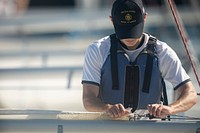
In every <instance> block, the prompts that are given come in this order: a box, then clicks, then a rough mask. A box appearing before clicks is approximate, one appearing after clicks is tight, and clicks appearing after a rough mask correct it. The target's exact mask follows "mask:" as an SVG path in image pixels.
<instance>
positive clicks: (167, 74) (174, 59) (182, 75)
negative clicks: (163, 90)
mask: <svg viewBox="0 0 200 133" xmlns="http://www.w3.org/2000/svg"><path fill="white" fill-rule="evenodd" d="M157 43H158V48H157V49H158V57H159V68H160V71H161V74H162V77H163V78H164V79H165V80H167V81H169V82H170V83H171V84H172V85H173V87H174V89H176V88H177V87H178V86H179V85H180V84H182V83H184V82H186V81H189V80H190V77H189V76H188V74H187V73H186V71H185V70H184V68H183V67H182V64H181V61H180V59H179V58H178V56H177V54H176V53H175V51H174V50H173V49H172V48H170V47H169V46H168V45H167V44H166V43H163V42H161V41H158V42H157Z"/></svg>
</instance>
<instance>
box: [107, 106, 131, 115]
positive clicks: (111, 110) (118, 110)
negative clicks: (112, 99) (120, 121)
mask: <svg viewBox="0 0 200 133" xmlns="http://www.w3.org/2000/svg"><path fill="white" fill-rule="evenodd" d="M106 113H107V114H108V115H109V116H110V117H112V118H120V117H122V116H127V115H129V114H130V113H131V111H130V110H128V109H125V108H124V106H123V105H122V104H114V105H108V108H107V109H106Z"/></svg>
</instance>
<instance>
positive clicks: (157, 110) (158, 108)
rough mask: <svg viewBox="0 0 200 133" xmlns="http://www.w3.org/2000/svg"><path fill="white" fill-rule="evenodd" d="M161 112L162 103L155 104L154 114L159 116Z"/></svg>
mask: <svg viewBox="0 0 200 133" xmlns="http://www.w3.org/2000/svg"><path fill="white" fill-rule="evenodd" d="M161 112H162V105H159V106H157V109H156V112H155V113H156V114H155V116H156V117H160V116H161Z"/></svg>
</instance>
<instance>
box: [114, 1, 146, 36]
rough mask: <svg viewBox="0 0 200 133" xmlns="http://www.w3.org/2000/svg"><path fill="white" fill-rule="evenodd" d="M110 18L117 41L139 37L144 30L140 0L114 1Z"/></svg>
mask: <svg viewBox="0 0 200 133" xmlns="http://www.w3.org/2000/svg"><path fill="white" fill-rule="evenodd" d="M111 16H112V21H113V24H114V28H115V33H116V35H117V37H118V38H119V39H128V38H139V37H141V35H142V33H143V29H144V7H143V3H142V1H141V0H116V1H115V2H114V3H113V6H112V11H111Z"/></svg>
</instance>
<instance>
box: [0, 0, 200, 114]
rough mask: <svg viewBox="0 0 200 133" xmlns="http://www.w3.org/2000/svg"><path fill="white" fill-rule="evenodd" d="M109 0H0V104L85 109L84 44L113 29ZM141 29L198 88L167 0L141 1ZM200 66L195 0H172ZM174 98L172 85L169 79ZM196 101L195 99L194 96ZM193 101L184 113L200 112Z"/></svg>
mask: <svg viewBox="0 0 200 133" xmlns="http://www.w3.org/2000/svg"><path fill="white" fill-rule="evenodd" d="M113 1H114V0H0V108H1V109H5V108H10V109H50V110H52V109H53V110H66V111H84V108H83V105H82V99H81V98H82V87H81V77H82V65H83V58H84V53H85V50H86V48H87V47H88V45H89V44H91V43H92V42H93V41H95V40H97V39H100V38H102V37H104V36H107V35H110V34H112V33H113V27H112V23H111V22H110V20H109V15H110V10H111V5H112V3H113ZM143 2H144V5H145V9H146V11H147V13H148V18H147V22H146V25H145V32H147V33H150V34H152V35H154V36H156V37H157V38H159V39H160V40H161V41H164V42H167V43H168V44H169V45H170V46H171V47H172V48H173V49H174V50H175V51H176V52H177V54H178V56H179V57H180V59H181V61H182V63H183V66H184V68H185V69H186V70H187V72H188V73H189V74H190V76H191V79H192V80H193V82H194V84H195V87H196V88H197V91H198V92H199V91H200V89H199V86H198V84H197V81H196V79H195V76H194V74H193V70H192V69H191V65H190V62H189V61H188V57H187V54H186V52H185V49H184V46H183V43H182V40H181V38H180V35H179V33H178V31H177V27H176V24H175V21H174V19H173V17H172V14H171V11H170V9H169V5H168V3H167V0H143ZM174 2H175V4H176V5H177V9H178V11H179V13H180V16H181V18H182V20H183V23H184V26H185V30H186V32H187V34H188V36H189V39H190V41H191V45H190V46H189V47H190V51H191V54H192V56H193V59H194V61H195V65H196V68H197V69H199V64H198V62H199V60H200V53H199V49H200V44H199V42H200V1H199V0H174ZM168 86H169V90H168V96H169V100H170V102H171V101H172V100H173V98H174V97H173V88H172V87H171V86H170V84H168ZM199 101H200V99H199ZM199 111H200V104H199V103H198V104H197V105H196V106H195V107H194V108H192V109H191V110H190V111H188V112H186V114H187V115H190V116H191V115H192V116H200V114H199Z"/></svg>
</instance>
